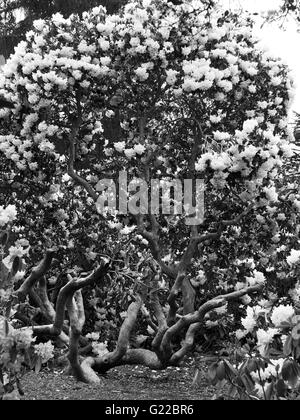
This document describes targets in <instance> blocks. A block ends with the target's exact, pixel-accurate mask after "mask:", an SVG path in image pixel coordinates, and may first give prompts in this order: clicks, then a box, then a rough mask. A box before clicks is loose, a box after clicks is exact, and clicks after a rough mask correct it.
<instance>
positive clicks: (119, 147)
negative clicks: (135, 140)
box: [114, 141, 125, 153]
mask: <svg viewBox="0 0 300 420" xmlns="http://www.w3.org/2000/svg"><path fill="white" fill-rule="evenodd" d="M114 148H115V149H116V151H117V152H119V153H123V152H124V150H125V141H119V142H117V143H115V144H114Z"/></svg>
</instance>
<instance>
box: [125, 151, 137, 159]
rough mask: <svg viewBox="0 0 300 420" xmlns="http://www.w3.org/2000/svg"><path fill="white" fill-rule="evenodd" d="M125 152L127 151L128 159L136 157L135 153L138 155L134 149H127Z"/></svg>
mask: <svg viewBox="0 0 300 420" xmlns="http://www.w3.org/2000/svg"><path fill="white" fill-rule="evenodd" d="M124 153H125V156H126V157H127V158H128V159H131V158H133V157H135V155H136V152H135V150H134V149H126V150H125V152H124Z"/></svg>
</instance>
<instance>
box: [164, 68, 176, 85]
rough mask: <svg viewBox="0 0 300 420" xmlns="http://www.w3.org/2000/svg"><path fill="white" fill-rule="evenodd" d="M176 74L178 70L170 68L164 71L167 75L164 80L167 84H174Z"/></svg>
mask: <svg viewBox="0 0 300 420" xmlns="http://www.w3.org/2000/svg"><path fill="white" fill-rule="evenodd" d="M177 74H178V71H176V70H172V69H170V70H167V71H166V75H167V79H166V82H167V83H168V85H174V83H175V82H176V79H177Z"/></svg>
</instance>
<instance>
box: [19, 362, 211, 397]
mask: <svg viewBox="0 0 300 420" xmlns="http://www.w3.org/2000/svg"><path fill="white" fill-rule="evenodd" d="M197 369H199V373H198V375H197V380H196V381H195V380H194V378H195V374H196V372H197ZM206 373H207V365H206V363H205V362H204V361H203V360H202V359H201V358H199V357H198V358H197V359H196V360H195V359H191V358H190V359H187V361H186V362H185V364H184V366H183V367H180V368H173V367H172V368H168V369H166V370H164V371H161V372H156V371H152V370H150V369H148V368H144V367H142V366H122V367H119V368H116V369H112V370H111V371H109V372H108V373H107V375H105V376H103V377H102V384H101V385H97V386H93V385H86V384H83V383H79V382H76V381H75V380H74V379H73V378H72V377H69V376H66V375H65V374H64V373H63V372H62V371H59V370H56V371H54V372H53V371H50V370H49V371H48V370H44V371H42V372H40V373H39V374H36V373H34V372H29V373H28V374H26V375H25V377H24V378H23V379H22V387H23V389H24V393H25V395H24V397H23V399H25V400H210V399H211V398H212V397H213V395H214V394H215V392H216V389H215V388H214V387H212V386H210V385H209V383H208V380H207V379H206Z"/></svg>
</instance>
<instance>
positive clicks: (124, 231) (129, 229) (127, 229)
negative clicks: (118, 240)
mask: <svg viewBox="0 0 300 420" xmlns="http://www.w3.org/2000/svg"><path fill="white" fill-rule="evenodd" d="M134 230H135V226H132V227H129V226H125V227H124V228H123V229H122V230H120V233H121V235H129V234H130V233H132V232H133V231H134Z"/></svg>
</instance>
